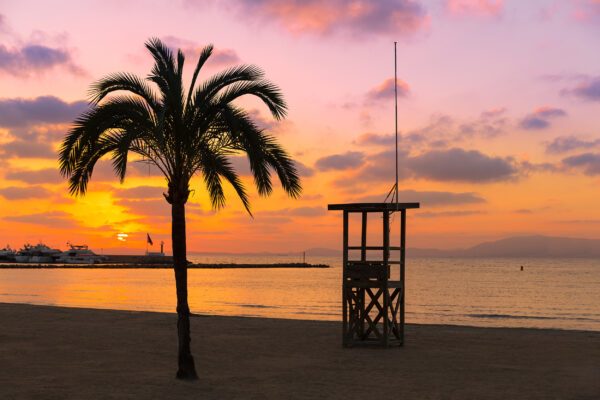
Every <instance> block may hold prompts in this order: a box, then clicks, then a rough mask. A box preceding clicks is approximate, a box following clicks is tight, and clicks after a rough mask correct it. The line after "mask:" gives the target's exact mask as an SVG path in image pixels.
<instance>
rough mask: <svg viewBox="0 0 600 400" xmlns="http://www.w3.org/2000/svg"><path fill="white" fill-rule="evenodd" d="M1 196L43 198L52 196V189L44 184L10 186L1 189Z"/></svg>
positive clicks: (12, 198)
mask: <svg viewBox="0 0 600 400" xmlns="http://www.w3.org/2000/svg"><path fill="white" fill-rule="evenodd" d="M0 196H2V197H4V198H5V199H6V200H26V199H43V198H46V197H48V196H50V191H49V190H48V189H46V188H44V187H42V186H26V187H17V186H9V187H5V188H2V189H0Z"/></svg>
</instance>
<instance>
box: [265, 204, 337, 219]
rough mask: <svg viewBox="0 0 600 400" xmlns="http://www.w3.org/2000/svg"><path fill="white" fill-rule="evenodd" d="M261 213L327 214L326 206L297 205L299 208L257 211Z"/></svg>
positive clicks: (308, 215) (315, 215)
mask: <svg viewBox="0 0 600 400" xmlns="http://www.w3.org/2000/svg"><path fill="white" fill-rule="evenodd" d="M257 214H259V215H275V216H279V215H282V216H283V215H285V216H291V217H320V216H322V215H326V214H327V210H326V209H325V207H321V206H315V207H297V208H284V209H281V210H269V211H262V212H259V213H257Z"/></svg>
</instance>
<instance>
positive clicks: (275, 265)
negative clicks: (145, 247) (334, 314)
mask: <svg viewBox="0 0 600 400" xmlns="http://www.w3.org/2000/svg"><path fill="white" fill-rule="evenodd" d="M139 268H143V269H172V268H173V265H172V264H27V263H17V264H0V269H139ZM235 268H243V269H252V268H331V267H330V266H329V265H325V264H308V263H272V264H268V263H264V264H235V263H223V264H217V263H215V264H198V263H195V264H189V265H188V269H235Z"/></svg>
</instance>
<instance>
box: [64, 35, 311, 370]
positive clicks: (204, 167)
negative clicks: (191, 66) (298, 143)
mask: <svg viewBox="0 0 600 400" xmlns="http://www.w3.org/2000/svg"><path fill="white" fill-rule="evenodd" d="M146 48H147V49H148V50H149V51H150V53H152V56H153V57H154V67H153V68H152V71H151V73H150V75H149V76H148V77H147V80H144V79H141V78H139V77H137V76H136V75H133V74H128V73H115V74H112V75H109V76H107V77H105V78H103V79H101V80H99V81H97V82H96V83H94V84H93V85H92V87H91V90H90V95H91V103H92V106H91V108H90V109H89V110H88V111H87V112H85V113H83V114H82V115H81V116H79V117H78V119H77V120H75V122H74V126H73V128H72V129H71V130H70V131H69V133H68V134H67V136H66V137H65V139H64V141H63V142H62V145H61V148H60V155H59V161H60V171H61V173H62V175H63V176H65V177H68V178H69V190H70V192H71V194H73V195H84V194H85V192H86V189H87V184H88V181H89V179H90V178H91V176H92V171H93V169H94V165H95V164H96V162H97V161H98V160H99V159H100V158H101V157H103V156H104V155H107V154H108V155H110V157H111V158H112V165H113V168H114V171H115V173H116V174H117V175H118V176H119V177H120V179H121V182H122V181H123V180H124V178H125V173H126V169H127V159H128V154H129V153H134V154H137V155H138V158H141V160H142V161H143V162H147V163H151V164H152V165H154V166H155V167H156V168H158V169H159V170H160V171H161V172H162V173H163V174H164V176H165V178H166V181H167V187H168V189H167V193H166V194H164V196H165V198H166V200H167V201H168V202H169V203H170V204H171V214H172V231H171V232H172V240H173V264H174V270H175V281H176V287H177V315H178V320H177V329H178V335H179V359H178V366H179V369H178V371H177V377H178V378H181V379H195V378H197V374H196V371H195V366H194V359H193V357H192V354H191V350H190V321H189V315H190V310H189V306H188V300H187V260H186V236H185V235H186V233H185V203H186V202H187V200H188V197H189V194H190V186H189V184H190V179H191V178H192V176H194V175H201V176H202V178H204V182H205V184H206V188H207V190H208V193H209V195H210V199H211V203H212V207H213V208H220V207H222V206H223V205H224V204H225V195H224V192H223V187H222V179H224V180H225V181H227V182H229V183H230V184H231V185H232V186H233V188H234V189H235V191H236V192H237V195H238V196H239V198H240V199H241V201H242V203H243V204H244V207H245V208H246V210H247V211H248V213H250V208H249V201H248V197H247V195H246V191H245V189H244V185H243V183H242V181H241V180H240V178H239V177H238V175H237V173H236V171H235V170H234V168H233V167H232V165H231V163H230V161H229V159H228V156H231V155H234V154H239V153H246V154H247V156H248V160H249V163H250V168H251V171H252V174H253V177H254V183H255V185H256V187H257V189H258V193H259V194H260V195H263V196H266V195H269V194H270V193H271V191H272V184H271V172H272V171H275V173H276V174H277V176H278V177H279V180H280V181H281V185H282V187H283V189H284V190H285V191H286V192H287V194H288V195H289V196H291V197H294V198H295V197H297V196H298V195H299V194H300V192H301V186H300V179H299V177H298V173H297V171H296V168H295V167H294V163H293V161H292V159H291V158H290V157H289V155H288V154H287V153H286V151H285V150H283V148H282V147H280V145H279V144H278V143H277V141H276V140H275V139H274V138H273V137H272V136H269V135H267V134H266V133H265V132H263V130H262V129H260V128H259V127H257V125H256V124H255V123H254V122H253V121H252V119H251V118H250V117H249V115H248V113H247V112H246V111H244V110H243V109H241V108H240V107H238V106H236V105H234V104H233V101H234V100H236V99H238V98H239V97H240V96H243V95H253V96H256V97H258V98H259V99H260V100H262V102H264V104H266V106H267V107H268V108H269V110H270V112H271V114H272V115H273V117H274V118H276V119H281V118H283V117H284V116H285V113H286V104H285V101H284V100H283V97H282V94H281V92H280V89H279V88H278V87H277V86H276V85H274V84H273V83H271V82H269V81H267V80H265V79H264V75H263V72H262V71H261V70H260V69H259V68H257V67H255V66H238V67H234V68H230V69H227V70H225V71H223V72H221V73H219V74H217V75H214V76H212V77H211V78H209V79H208V80H206V81H205V82H203V83H201V84H198V85H196V80H197V77H198V73H199V72H200V70H201V69H202V67H203V66H204V64H205V62H206V61H207V60H208V58H209V57H210V56H211V54H212V52H213V47H212V45H211V46H207V47H205V48H204V49H203V50H202V52H201V54H200V58H199V60H198V64H197V65H196V69H195V70H194V74H193V76H192V80H191V84H190V87H189V90H188V91H187V93H186V91H185V89H184V87H183V81H182V72H183V64H184V55H183V53H182V52H181V50H179V51H178V52H177V57H176V58H175V56H174V54H173V52H172V51H171V50H170V49H169V48H168V47H167V46H165V45H164V44H163V43H162V42H161V41H160V40H159V39H150V40H149V41H148V42H146ZM148 81H149V82H153V83H154V84H155V85H156V86H157V87H158V91H155V89H154V88H153V87H151V86H152V85H151V84H148ZM116 91H125V92H128V93H127V94H126V95H116V96H109V97H107V95H109V94H111V93H113V92H116Z"/></svg>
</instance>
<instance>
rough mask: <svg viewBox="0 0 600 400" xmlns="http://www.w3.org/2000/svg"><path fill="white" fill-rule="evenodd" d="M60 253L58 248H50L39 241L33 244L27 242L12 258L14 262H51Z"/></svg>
mask: <svg viewBox="0 0 600 400" xmlns="http://www.w3.org/2000/svg"><path fill="white" fill-rule="evenodd" d="M60 254H61V251H60V250H57V249H51V248H50V247H48V246H46V245H45V244H43V243H41V242H40V243H38V244H36V245H35V246H32V245H30V244H29V243H27V244H25V245H24V246H23V248H22V249H21V250H19V251H18V252H17V253H16V254H15V256H14V259H15V261H16V262H20V263H26V262H30V263H51V262H54V261H55V260H56V259H57V258H58V257H59V255H60Z"/></svg>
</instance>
